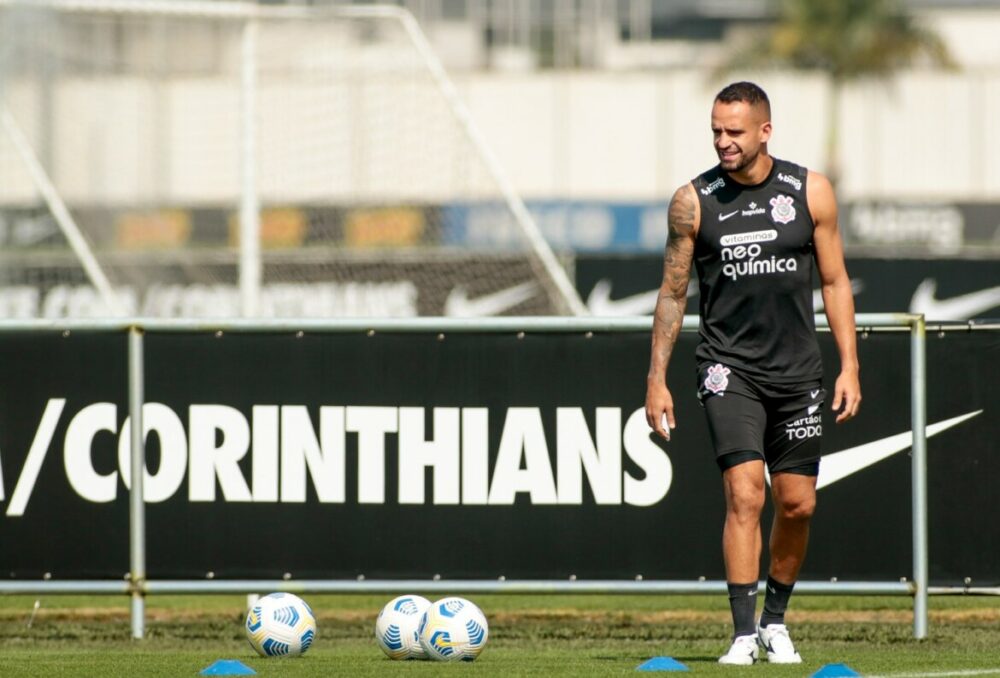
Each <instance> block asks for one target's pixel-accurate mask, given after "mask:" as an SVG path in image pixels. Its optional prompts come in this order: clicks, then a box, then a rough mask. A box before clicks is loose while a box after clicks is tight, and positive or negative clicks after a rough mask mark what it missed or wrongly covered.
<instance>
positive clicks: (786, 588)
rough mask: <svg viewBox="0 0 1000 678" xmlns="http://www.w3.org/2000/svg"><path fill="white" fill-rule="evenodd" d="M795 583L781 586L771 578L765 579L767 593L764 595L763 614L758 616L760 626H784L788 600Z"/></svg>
mask: <svg viewBox="0 0 1000 678" xmlns="http://www.w3.org/2000/svg"><path fill="white" fill-rule="evenodd" d="M793 588H795V583H794V582H793V583H791V584H782V583H781V582H780V581H778V580H777V579H774V578H772V577H768V578H767V592H766V593H765V594H764V613H763V614H761V615H760V625H761V626H767V625H768V624H784V623H785V610H786V609H787V608H788V599H789V598H791V597H792V589H793Z"/></svg>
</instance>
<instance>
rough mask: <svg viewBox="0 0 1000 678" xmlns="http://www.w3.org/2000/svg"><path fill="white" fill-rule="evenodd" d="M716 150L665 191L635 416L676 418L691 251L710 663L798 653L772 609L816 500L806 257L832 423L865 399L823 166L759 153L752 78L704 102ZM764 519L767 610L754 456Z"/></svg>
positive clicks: (817, 416)
mask: <svg viewBox="0 0 1000 678" xmlns="http://www.w3.org/2000/svg"><path fill="white" fill-rule="evenodd" d="M712 135H713V137H714V140H715V141H714V145H715V152H716V154H717V155H718V157H719V164H718V165H716V166H715V167H713V168H712V169H710V170H708V171H707V172H705V173H704V174H702V175H700V176H699V177H697V178H696V179H694V180H693V181H691V182H690V183H687V184H685V185H684V186H681V187H680V188H679V189H677V192H676V193H674V196H673V199H672V200H671V202H670V211H669V218H668V223H669V226H668V228H669V233H668V237H667V245H666V251H665V254H664V261H663V283H662V285H661V287H660V294H659V299H658V301H657V304H656V311H655V315H654V318H653V338H652V351H651V354H652V355H651V358H650V365H649V374H648V376H647V390H646V419H647V421H648V423H649V426H650V427H651V428H652V429H653V430H654V431H656V433H658V434H659V435H661V436H663V437H664V438H666V439H668V440H669V438H670V431H671V429H673V428H675V427H676V422H675V419H674V404H673V398H672V397H671V395H670V391H669V389H668V388H667V379H666V374H667V364H668V363H669V361H670V354H671V351H672V350H673V346H674V343H675V342H676V340H677V334H678V332H679V331H680V329H681V320H682V317H683V315H684V305H685V301H686V297H687V287H688V279H689V278H690V274H691V264H692V262H693V263H694V265H695V268H696V269H697V272H698V282H699V291H700V295H701V298H700V302H699V305H700V308H699V312H700V316H701V323H700V327H699V335H700V342H699V344H698V347H697V349H696V351H695V356H696V358H697V385H698V398H699V400H700V401H701V404H702V406H703V408H704V410H705V414H706V416H707V418H708V426H709V431H710V433H711V437H712V443H713V446H714V447H715V459H716V463H717V464H718V466H719V469H720V470H721V472H722V484H723V491H724V493H725V498H726V519H725V526H724V528H723V533H722V548H723V555H724V559H725V567H726V581H727V584H728V587H729V601H730V607H731V609H732V614H733V625H734V634H733V641H732V646H731V647H730V649H729V651H728V652H727V653H726V654H725V655H723V656H722V657H721V658H720V659H719V662H720V663H723V664H752V663H754V662H755V661H756V660H757V658H758V656H759V649H758V644H759V645H760V646H761V647H763V648H764V649H765V650H766V652H767V658H768V660H769V661H772V662H776V663H799V662H801V661H802V660H801V658H800V656H799V654H798V653H797V652H796V651H795V647H794V646H793V644H792V641H791V638H790V637H789V634H788V630H787V628H786V627H785V624H784V615H785V609H786V607H787V606H788V600H789V597H790V596H791V593H792V588H793V587H794V585H795V582H796V580H797V578H798V575H799V569H800V567H801V566H802V561H803V559H804V557H805V553H806V545H807V542H808V538H809V520H810V518H811V517H812V514H813V509H814V508H815V505H816V476H817V475H818V473H819V461H820V437H821V436H822V432H823V427H822V422H823V404H824V402H825V401H826V391H825V390H824V389H823V387H822V385H821V383H820V379H821V376H822V366H821V361H820V352H819V346H818V343H817V340H816V330H815V326H814V323H813V305H812V282H811V275H812V269H813V261H815V262H816V266H817V268H818V271H819V278H820V281H821V284H822V293H823V302H824V305H825V308H826V315H827V318H828V319H829V321H830V328H831V330H832V332H833V336H834V339H835V340H836V343H837V348H838V351H839V353H840V368H841V371H840V375H839V376H838V377H837V381H836V384H835V386H834V392H833V402H832V407H833V411H834V412H835V413H836V421H837V423H840V422H843V421H846V420H848V419H850V418H851V417H853V416H854V415H855V414H856V413H857V411H858V406H859V404H860V402H861V387H860V383H859V380H858V370H859V366H858V357H857V346H856V340H855V326H854V299H853V297H852V293H851V285H850V280H849V278H848V276H847V271H846V269H845V267H844V254H843V246H842V244H841V241H840V235H839V232H838V230H837V204H836V201H835V199H834V195H833V188H832V187H831V185H830V182H829V180H827V178H826V177H824V176H823V175H821V174H818V173H816V172H813V171H809V170H806V169H805V168H803V167H800V166H799V165H795V164H793V163H791V162H787V161H785V160H779V159H777V158H774V157H772V156H771V155H769V154H768V152H767V142H768V140H769V139H770V137H771V106H770V102H769V101H768V98H767V94H765V92H764V91H763V90H762V89H761V88H760V87H758V86H757V85H755V84H753V83H749V82H737V83H734V84H731V85H729V86H728V87H726V88H724V89H723V90H722V91H721V92H719V94H718V95H717V96H716V98H715V102H714V104H713V106H712ZM765 465H766V466H767V469H768V471H769V472H770V475H771V496H772V500H773V502H774V523H773V525H772V526H771V534H770V541H769V550H770V567H769V570H768V577H767V591H766V593H765V598H764V610H763V613H762V615H761V617H760V619H759V620H756V619H755V614H756V602H757V582H758V577H759V574H760V573H759V564H760V556H761V528H760V513H761V509H762V508H763V506H764V500H765V480H764V475H765V474H764V467H765Z"/></svg>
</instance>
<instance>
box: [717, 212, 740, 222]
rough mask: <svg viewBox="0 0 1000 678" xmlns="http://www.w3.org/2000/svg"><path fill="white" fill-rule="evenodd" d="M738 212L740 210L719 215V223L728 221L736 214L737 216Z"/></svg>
mask: <svg viewBox="0 0 1000 678" xmlns="http://www.w3.org/2000/svg"><path fill="white" fill-rule="evenodd" d="M738 212H739V210H736V211H735V212H730V213H729V214H720V215H719V221H725V220H726V219H728V218H729V217H731V216H733V215H734V214H737V213H738Z"/></svg>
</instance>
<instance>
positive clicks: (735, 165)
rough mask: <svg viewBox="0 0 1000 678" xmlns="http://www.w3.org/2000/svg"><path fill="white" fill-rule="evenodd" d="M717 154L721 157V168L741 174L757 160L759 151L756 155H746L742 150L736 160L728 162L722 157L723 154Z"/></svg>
mask: <svg viewBox="0 0 1000 678" xmlns="http://www.w3.org/2000/svg"><path fill="white" fill-rule="evenodd" d="M716 153H717V154H718V156H719V166H720V167H722V169H724V170H725V171H727V172H739V171H740V170H742V169H744V168H746V167H749V166H750V165H751V164H752V163H753V161H754V160H756V159H757V155H758V154H759V151H757V152H754V153H752V154H751V153H746V152H745V151H744V150H743V149H742V148H741V149H740V152H739V155H737V156H736V157H735V158H732V159H729V160H726V159H725V158H723V157H722V154H721V153H720V152H718V151H716Z"/></svg>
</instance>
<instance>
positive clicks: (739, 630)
mask: <svg viewBox="0 0 1000 678" xmlns="http://www.w3.org/2000/svg"><path fill="white" fill-rule="evenodd" d="M726 585H727V586H728V587H729V608H730V609H731V610H732V612H733V629H734V630H735V633H733V638H736V637H737V636H750V635H753V634H754V633H757V629H756V627H755V625H754V614H755V613H756V611H757V582H754V583H752V584H730V583H728V582H727V584H726Z"/></svg>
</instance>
